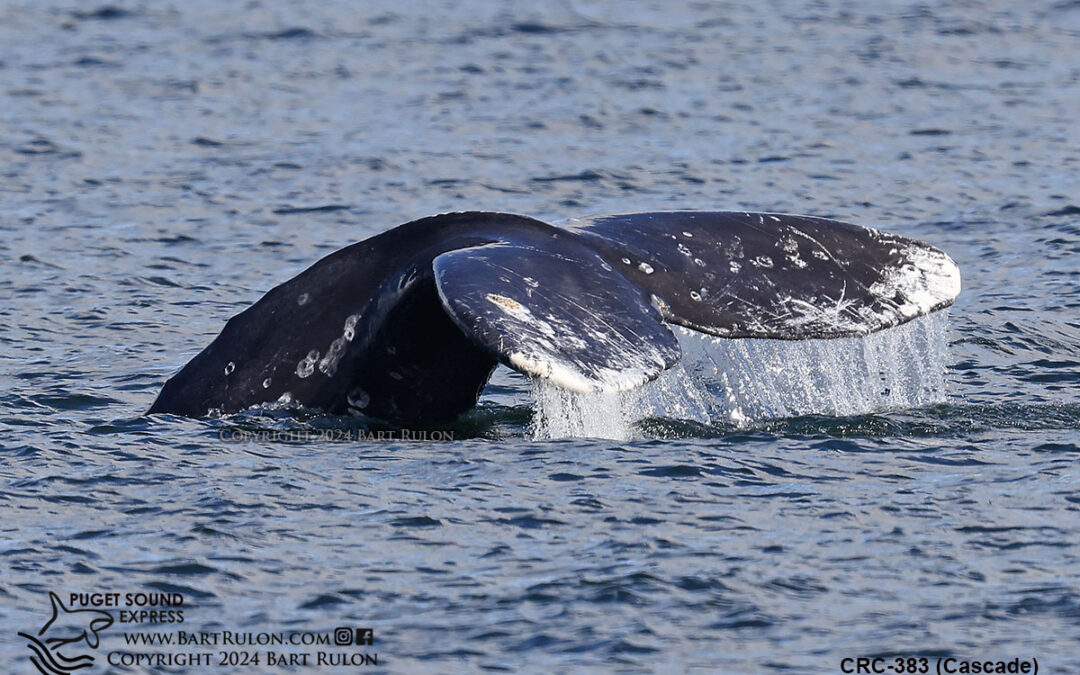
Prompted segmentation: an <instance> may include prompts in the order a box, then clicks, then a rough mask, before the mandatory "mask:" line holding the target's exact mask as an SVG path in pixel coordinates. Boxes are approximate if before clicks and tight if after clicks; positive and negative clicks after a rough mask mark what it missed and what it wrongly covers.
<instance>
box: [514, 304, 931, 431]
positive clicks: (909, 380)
mask: <svg viewBox="0 0 1080 675" xmlns="http://www.w3.org/2000/svg"><path fill="white" fill-rule="evenodd" d="M948 329H949V319H948V312H947V311H941V312H935V313H934V314H931V315H928V316H924V317H921V318H919V319H916V320H914V321H911V322H908V323H906V324H904V325H902V326H898V327H895V328H891V329H888V330H884V331H880V332H877V333H873V334H871V335H867V336H865V337H858V338H840V339H833V340H762V339H739V340H731V339H725V338H717V337H713V336H710V335H705V334H702V333H698V332H696V331H692V330H689V329H686V328H682V327H676V328H675V332H676V334H677V335H678V337H679V343H680V346H681V348H682V351H683V358H682V362H681V363H679V364H678V365H677V366H675V367H674V368H671V369H669V370H667V371H665V372H664V373H663V374H662V375H661V376H660V377H659V378H658V379H657V380H655V381H653V382H650V383H649V384H647V385H645V386H643V387H639V388H637V389H633V390H630V391H624V392H618V393H590V394H582V393H576V392H571V391H567V390H565V389H561V388H559V387H557V386H555V385H553V384H551V383H550V382H548V381H546V380H534V381H533V385H532V392H533V398H534V403H535V410H536V412H535V414H534V417H533V422H532V427H531V433H532V435H533V437H534V438H536V439H555V438H606V439H612V440H621V441H625V440H633V439H635V438H641V437H645V436H646V435H647V432H646V431H645V429H649V428H651V429H655V428H657V427H656V425H646V426H645V427H643V426H642V425H641V424H639V423H640V421H641V420H644V419H646V418H663V419H668V420H672V421H678V422H680V423H690V424H691V425H715V426H718V427H722V428H725V429H731V428H732V427H735V428H749V427H753V426H756V425H760V424H762V423H764V422H766V421H769V420H775V419H778V418H786V417H798V416H803V415H831V416H837V417H846V416H852V415H865V414H869V413H876V412H883V411H888V410H902V409H908V408H920V407H925V406H930V405H935V404H939V403H942V402H944V401H945V399H946V380H945V370H946V364H947V361H948ZM684 426H685V424H684Z"/></svg>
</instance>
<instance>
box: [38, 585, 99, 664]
mask: <svg viewBox="0 0 1080 675" xmlns="http://www.w3.org/2000/svg"><path fill="white" fill-rule="evenodd" d="M49 600H50V601H52V616H51V617H50V618H49V620H48V621H46V622H45V625H44V626H42V627H41V630H39V631H38V632H37V635H31V634H29V633H23V632H20V633H19V636H20V637H23V638H26V640H27V644H26V646H27V648H29V649H30V663H33V664H34V667H36V668H37V669H38V671H40V672H41V673H42V675H68V674H69V673H73V672H75V671H77V670H80V669H82V668H88V667H90V666H91V665H92V664H93V663H94V657H93V656H90V655H89V654H80V655H78V656H68V655H67V654H63V653H61V650H64V651H68V652H70V651H72V650H74V649H75V648H76V647H77V646H78V645H79V644H80V643H83V642H85V643H86V646H87V647H89V648H90V649H97V647H98V644H99V643H100V639H99V637H98V633H100V632H101V631H103V630H105V629H106V628H108V627H109V626H111V625H112V624H113V618H112V615H111V614H109V613H108V612H103V611H101V610H99V609H68V608H67V607H65V606H64V602H63V601H62V600H61V599H60V596H58V595H57V594H56V593H53V592H50V593H49Z"/></svg>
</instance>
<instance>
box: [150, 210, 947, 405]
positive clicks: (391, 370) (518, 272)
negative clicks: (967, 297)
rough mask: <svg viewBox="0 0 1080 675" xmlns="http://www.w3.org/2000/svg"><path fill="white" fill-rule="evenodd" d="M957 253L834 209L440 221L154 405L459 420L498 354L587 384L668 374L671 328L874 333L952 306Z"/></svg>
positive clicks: (295, 301) (278, 319)
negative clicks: (833, 214) (274, 405)
mask: <svg viewBox="0 0 1080 675" xmlns="http://www.w3.org/2000/svg"><path fill="white" fill-rule="evenodd" d="M959 293H960V274H959V270H958V269H957V267H956V265H955V263H953V261H952V260H951V259H950V258H949V257H948V256H947V255H946V254H945V253H943V252H941V251H939V250H938V249H936V248H934V247H932V246H930V245H928V244H925V243H923V242H920V241H916V240H914V239H909V238H906V237H902V236H898V235H893V234H888V233H884V232H879V231H877V230H872V229H869V228H865V227H860V226H858V225H852V224H849V223H842V222H838V221H834V220H827V219H823V218H814V217H809V216H795V215H787V214H773V213H747V212H698V211H674V212H653V213H628V214H622V215H605V216H595V217H589V218H580V219H573V220H570V221H567V222H565V223H563V224H562V225H561V226H559V227H556V226H554V225H549V224H547V223H544V222H541V221H539V220H535V219H532V218H528V217H525V216H519V215H513V214H506V213H489V212H464V213H449V214H442V215H437V216H431V217H428V218H423V219H420V220H416V221H413V222H410V223H406V224H404V225H400V226H398V227H396V228H393V229H391V230H388V231H387V232H384V233H382V234H379V235H376V236H374V237H371V238H369V239H366V240H364V241H361V242H359V243H356V244H353V245H351V246H348V247H346V248H343V249H341V250H339V251H337V252H335V253H332V254H330V255H328V256H326V257H325V258H323V259H322V260H319V261H318V262H316V263H315V264H314V265H312V266H311V267H309V268H308V269H307V270H305V271H304V272H302V273H300V274H299V275H297V276H296V277H294V278H293V279H290V280H289V281H286V282H285V283H283V284H281V285H279V286H277V287H276V288H274V289H272V290H270V291H269V292H268V293H267V294H266V295H265V296H263V297H262V298H261V299H260V300H259V301H258V302H256V303H255V304H254V305H252V306H251V307H249V308H248V309H246V310H244V311H243V312H241V313H240V314H238V315H236V316H234V317H233V318H232V319H230V320H229V321H228V323H226V325H225V327H224V329H223V330H222V331H221V334H220V335H218V337H217V338H216V339H215V340H214V341H213V342H212V343H210V345H209V346H207V347H206V348H205V349H204V350H203V351H202V352H200V353H199V354H198V355H196V356H195V357H194V358H193V359H192V360H191V361H190V362H189V363H188V364H187V365H186V366H184V367H183V368H182V369H181V370H180V371H179V372H178V373H177V374H176V375H174V376H173V377H172V378H171V379H169V380H168V382H166V383H165V385H164V387H163V388H162V390H161V393H160V394H159V395H158V397H157V399H156V400H155V402H154V404H153V406H152V407H151V408H150V410H149V412H150V413H173V414H178V415H185V416H190V417H201V416H204V415H207V414H210V413H214V412H218V413H232V412H236V411H239V410H242V409H244V408H248V407H250V406H253V405H258V404H264V403H271V402H275V401H287V402H295V403H299V404H302V405H304V406H308V407H312V408H319V409H323V410H325V411H327V412H330V413H335V414H343V413H347V412H358V413H362V414H365V415H368V416H371V417H375V418H379V419H384V420H388V421H391V422H394V423H399V424H430V423H436V422H441V421H446V420H449V419H452V418H453V417H455V416H457V415H459V414H461V413H462V412H464V411H466V410H468V409H469V408H471V407H472V406H474V405H475V404H476V401H477V398H478V397H479V395H480V391H481V390H482V389H483V387H484V385H485V383H486V382H487V379H488V377H489V376H490V375H491V372H492V370H493V369H494V367H495V366H496V365H497V364H498V363H503V364H505V365H507V366H509V367H510V368H513V369H515V370H518V371H520V372H522V373H525V374H527V375H529V376H532V377H539V378H546V379H548V380H551V381H552V382H553V383H555V384H557V385H559V386H561V387H564V388H567V389H571V390H574V391H579V392H594V391H597V392H603V391H619V390H625V389H629V388H632V387H636V386H639V385H641V384H644V383H645V382H648V381H650V380H652V379H655V378H656V377H657V376H659V374H660V373H661V372H663V371H664V370H665V369H666V368H669V367H671V366H673V365H674V364H676V363H677V362H678V361H679V359H680V357H681V354H680V350H679V343H678V341H677V339H676V338H675V336H674V334H673V333H672V332H671V330H670V329H669V327H668V324H676V325H681V326H685V327H687V328H690V329H693V330H696V331H700V332H703V333H707V334H710V335H715V336H719V337H725V338H772V339H784V340H804V339H828V338H839V337H852V336H860V335H867V334H869V333H872V332H875V331H879V330H882V329H885V328H889V327H891V326H896V325H899V324H902V323H905V322H907V321H910V320H911V319H914V318H916V317H918V316H922V315H925V314H928V313H930V312H933V311H935V310H938V309H941V308H943V307H946V306H948V305H950V304H952V302H953V300H954V299H955V298H956V297H957V295H958V294H959Z"/></svg>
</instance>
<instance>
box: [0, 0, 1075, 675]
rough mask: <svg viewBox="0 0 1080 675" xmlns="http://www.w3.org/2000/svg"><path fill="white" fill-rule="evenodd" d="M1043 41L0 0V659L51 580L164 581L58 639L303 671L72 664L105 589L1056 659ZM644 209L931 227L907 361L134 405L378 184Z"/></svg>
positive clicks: (922, 22)
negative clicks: (406, 410) (597, 417)
mask: <svg viewBox="0 0 1080 675" xmlns="http://www.w3.org/2000/svg"><path fill="white" fill-rule="evenodd" d="M1078 54H1080V4H1078V3H1076V2H1068V1H1064V2H1051V1H1047V2H1026V3H1017V2H1010V1H1006V0H966V1H964V2H955V3H926V2H914V1H911V0H896V1H889V2H866V3H850V2H841V1H833V0H821V1H815V2H804V3H800V2H784V1H776V2H763V3H732V2H716V3H712V2H701V3H671V2H643V3H633V4H631V3H606V2H598V1H583V0H566V1H564V2H552V3H485V2H480V1H478V0H454V1H453V2H428V3H423V4H422V5H420V4H416V5H414V4H410V3H401V2H364V3H353V2H345V1H343V0H322V1H320V2H307V1H305V2H274V1H271V0H261V1H260V0H254V1H252V2H244V3H240V2H236V3H219V2H209V1H207V0H191V1H188V2H182V3H180V2H177V3H167V2H126V1H124V0H122V1H121V2H119V3H118V4H115V5H96V4H93V3H85V2H74V1H72V2H59V1H53V0H48V1H40V0H33V1H31V0H5V1H4V2H2V3H0V260H2V267H0V532H2V538H0V664H3V665H4V666H5V667H4V668H3V670H4V672H18V673H23V672H26V673H31V672H34V670H33V667H32V666H31V664H30V662H29V652H28V651H27V646H26V641H25V640H23V639H22V638H20V637H18V636H17V633H18V632H19V631H28V630H36V629H37V628H39V627H41V625H42V624H43V623H44V622H45V621H46V620H47V619H48V614H49V597H48V593H49V592H50V591H55V592H57V593H58V594H60V595H62V596H63V597H65V598H66V597H67V594H70V593H76V592H94V591H99V592H120V593H125V592H129V591H130V592H158V593H180V594H181V595H182V597H183V601H184V605H183V609H184V622H183V624H182V626H180V625H177V624H175V623H159V624H148V625H144V624H140V625H133V624H120V623H118V624H114V625H113V626H111V627H109V628H108V629H106V630H104V631H102V633H101V644H100V646H99V647H98V648H97V649H95V650H90V649H89V648H85V649H83V650H82V651H84V652H86V653H92V654H94V655H95V656H96V658H97V661H96V663H95V666H94V668H93V669H87V670H86V671H82V672H89V670H96V671H97V672H169V673H195V672H200V673H201V672H249V673H253V672H260V673H261V672H311V671H319V670H320V669H319V668H316V667H314V666H311V667H300V666H296V667H291V668H270V667H268V666H266V665H265V663H264V664H263V666H260V667H255V668H252V667H248V668H244V667H240V666H236V667H231V666H223V667H217V666H215V667H212V668H210V667H201V666H176V667H167V668H156V667H151V666H139V667H132V668H120V667H116V668H111V669H110V668H109V667H107V666H105V665H104V663H105V661H106V658H107V654H109V653H111V652H119V651H128V652H154V651H162V650H160V649H151V648H149V647H145V646H144V647H139V648H134V647H130V646H128V645H126V644H125V640H124V637H123V635H124V634H125V633H131V632H134V631H136V630H147V631H153V630H156V631H159V632H163V633H170V632H171V633H175V632H176V631H177V630H180V629H182V630H184V631H189V632H199V631H203V632H215V631H216V632H220V631H223V630H230V631H237V632H241V631H248V632H256V633H258V632H266V633H275V632H282V631H317V632H325V631H332V630H333V628H335V627H338V626H363V627H370V628H372V629H373V631H374V634H375V640H374V645H373V646H371V647H369V648H367V649H368V651H371V652H373V653H374V652H377V654H378V669H380V670H382V671H385V672H395V673H427V672H430V673H445V672H478V671H495V672H593V671H595V672H613V671H614V672H689V671H695V672H732V673H755V672H792V673H833V672H841V663H842V659H844V658H846V657H857V656H889V657H894V656H917V657H918V656H925V657H928V658H936V657H945V656H951V657H956V658H961V659H965V658H981V659H993V660H1010V659H1013V658H1015V657H1020V658H1026V659H1030V658H1032V657H1035V658H1037V659H1038V662H1039V665H1040V672H1053V673H1067V672H1080V656H1078V655H1077V654H1078V650H1077V645H1078V639H1080V546H1078V544H1077V542H1078V541H1080V475H1078V472H1077V469H1076V464H1077V461H1078V460H1080V384H1078V379H1080V271H1078V270H1080V264H1078V261H1080V256H1078V253H1080V189H1078V188H1080V180H1078V175H1080V123H1078V111H1080V60H1078V57H1077V55H1078ZM682 208H695V209H713V210H715V209H746V210H768V211H786V212H796V213H811V214H815V215H819V216H826V217H834V218H840V219H843V220H848V221H852V222H858V223H862V224H866V225H870V226H875V227H879V228H882V229H885V230H889V231H893V232H897V233H900V234H904V235H907V236H911V237H916V238H919V239H923V240H925V241H928V242H930V243H932V244H934V245H935V246H938V247H940V248H942V249H943V250H945V251H947V252H948V253H949V254H950V255H952V257H953V258H954V259H955V260H956V261H957V263H958V264H959V266H960V268H961V270H962V273H963V278H964V286H965V290H964V292H963V294H962V295H961V296H960V298H959V300H958V301H957V303H956V305H955V307H954V308H953V309H952V311H951V319H950V321H951V333H950V337H949V340H950V342H951V344H950V351H949V356H948V359H947V382H948V397H947V399H946V401H945V402H944V403H941V404H935V405H930V406H924V407H916V408H909V409H899V410H888V411H879V412H871V411H868V412H867V413H866V414H863V415H856V416H848V417H836V416H831V415H812V416H803V417H797V418H786V419H779V420H756V421H754V422H753V423H751V424H748V425H746V424H744V425H736V424H731V423H730V421H723V420H717V421H716V422H715V423H712V424H702V423H700V422H690V421H686V420H680V419H679V418H678V416H675V417H669V418H665V417H664V416H660V417H659V418H651V419H648V420H645V421H644V422H643V423H642V424H641V425H639V427H638V428H637V431H636V433H635V438H634V439H632V440H628V441H611V440H602V439H582V438H570V439H564V440H551V441H542V440H534V439H533V435H532V434H533V432H532V430H531V427H530V422H531V420H532V418H533V414H534V410H535V406H534V403H533V399H532V395H531V393H530V388H529V385H528V383H527V382H525V381H524V380H523V379H522V378H520V377H516V376H503V377H501V378H500V380H499V381H498V382H497V383H496V385H495V386H494V387H492V388H491V389H489V392H488V394H487V396H486V397H485V402H484V405H483V406H482V407H481V408H480V409H478V410H477V411H475V412H473V413H470V414H469V415H468V416H466V417H465V418H464V419H463V420H461V421H459V422H458V423H457V424H455V425H454V426H453V428H452V429H450V430H449V431H451V432H453V434H454V440H452V441H447V440H443V441H436V442H402V441H399V440H397V441H395V440H390V441H388V440H382V441H379V440H356V438H355V433H354V432H358V431H362V430H363V427H361V426H359V425H357V423H355V422H354V421H350V420H344V419H338V418H326V417H323V416H319V415H315V414H310V413H307V412H303V411H301V412H290V411H261V412H253V413H249V414H242V415H239V416H234V417H232V418H225V419H217V420H185V419H180V418H174V417H170V416H160V417H158V416H155V417H145V416H144V415H143V413H144V411H145V410H146V409H147V408H148V407H149V405H150V403H151V401H152V400H153V397H154V396H155V394H156V392H157V390H158V389H159V388H160V387H161V385H162V383H163V382H164V380H165V379H166V378H167V377H168V376H169V375H171V374H172V373H173V372H175V371H176V370H177V369H178V368H179V367H180V366H181V365H183V364H184V363H185V362H186V361H187V360H188V359H189V358H190V357H191V356H192V355H194V354H195V353H197V352H198V351H199V350H200V349H201V348H202V347H203V346H205V345H206V344H207V343H208V342H209V341H210V340H211V339H212V338H213V337H214V336H215V335H216V334H217V332H218V331H219V330H220V329H221V327H222V325H223V323H224V322H225V321H226V320H227V319H228V318H229V317H230V316H232V315H233V314H235V313H236V312H238V311H239V310H241V309H242V308H244V307H246V306H248V305H249V304H251V303H252V302H254V301H255V300H256V299H258V298H259V297H260V296H261V295H262V293H264V292H265V291H266V290H267V289H269V288H271V287H272V286H274V285H275V284H277V283H280V282H281V281H283V280H285V279H287V278H289V277H291V276H292V275H294V274H296V273H298V272H299V271H300V270H302V269H304V268H305V267H306V266H308V265H309V264H311V263H312V262H313V261H315V260H317V259H318V258H319V257H321V256H323V255H325V254H327V253H329V252H331V251H333V250H336V249H338V248H340V247H342V246H344V245H347V244H350V243H352V242H355V241H358V240H360V239H363V238H365V237H367V236H370V235H372V234H375V233H377V232H380V231H383V230H385V229H387V228H389V227H392V226H394V225H397V224H399V223H402V222H406V221H408V220H411V219H414V218H417V217H420V216H424V215H428V214H432V213H438V212H443V211H454V210H466V209H485V210H500V211H511V212H516V213H524V214H528V215H531V216H535V217H538V218H542V219H545V220H549V221H551V220H558V219H560V218H565V217H568V216H574V215H584V214H591V213H614V212H625V211H640V210H659V209H682ZM313 430H315V431H325V432H339V433H338V434H337V435H336V436H335V435H334V434H332V433H328V434H325V435H324V436H322V437H321V439H320V437H319V436H317V435H315V436H312V435H308V436H306V437H303V436H302V437H301V438H300V440H295V439H294V440H290V439H289V438H287V437H281V436H278V437H272V436H270V435H267V434H263V435H261V436H260V435H259V434H255V435H254V437H253V440H247V441H238V440H237V438H238V436H237V433H236V432H241V431H242V432H266V431H282V432H311V431H313ZM340 432H348V433H340ZM350 434H353V435H352V436H350ZM241 436H242V435H241ZM244 438H252V436H250V435H249V436H246V437H244ZM84 644H85V643H84ZM76 651H78V650H76ZM294 651H298V650H294ZM335 653H337V652H335ZM325 670H326V671H327V672H348V669H342V668H337V669H333V668H326V669H325ZM358 670H375V669H373V668H371V667H367V668H358Z"/></svg>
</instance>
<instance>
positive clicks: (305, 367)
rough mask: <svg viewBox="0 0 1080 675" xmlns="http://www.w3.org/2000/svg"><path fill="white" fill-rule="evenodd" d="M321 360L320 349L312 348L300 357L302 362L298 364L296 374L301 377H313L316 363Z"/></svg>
mask: <svg viewBox="0 0 1080 675" xmlns="http://www.w3.org/2000/svg"><path fill="white" fill-rule="evenodd" d="M318 361H319V352H318V350H315V349H312V350H311V351H310V352H308V353H307V356H305V357H304V358H302V359H300V362H299V363H297V364H296V376H297V377H299V378H300V379H304V378H305V377H311V374H312V373H314V372H315V364H316V363H318Z"/></svg>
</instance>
